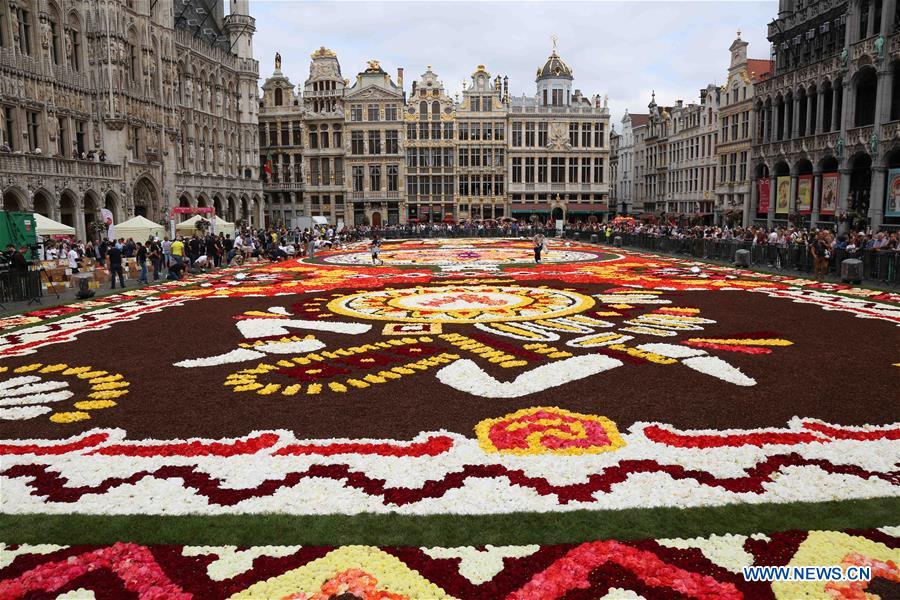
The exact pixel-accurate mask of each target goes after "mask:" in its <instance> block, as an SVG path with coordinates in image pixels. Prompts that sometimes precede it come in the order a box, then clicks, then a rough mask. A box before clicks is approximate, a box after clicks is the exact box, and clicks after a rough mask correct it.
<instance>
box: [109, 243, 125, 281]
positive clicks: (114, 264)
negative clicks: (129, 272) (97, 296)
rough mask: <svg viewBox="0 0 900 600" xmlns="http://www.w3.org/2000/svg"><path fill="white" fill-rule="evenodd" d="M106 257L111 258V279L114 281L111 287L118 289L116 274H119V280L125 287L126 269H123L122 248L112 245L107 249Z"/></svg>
mask: <svg viewBox="0 0 900 600" xmlns="http://www.w3.org/2000/svg"><path fill="white" fill-rule="evenodd" d="M106 257H107V258H108V259H109V280H110V283H112V288H111V289H116V275H118V276H119V282H120V283H121V284H122V287H123V288H124V287H125V271H124V270H123V269H122V250H121V249H120V248H119V247H118V246H116V245H112V246H110V247H109V250H107V251H106Z"/></svg>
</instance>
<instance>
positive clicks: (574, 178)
mask: <svg viewBox="0 0 900 600" xmlns="http://www.w3.org/2000/svg"><path fill="white" fill-rule="evenodd" d="M569 183H578V159H577V158H570V159H569Z"/></svg>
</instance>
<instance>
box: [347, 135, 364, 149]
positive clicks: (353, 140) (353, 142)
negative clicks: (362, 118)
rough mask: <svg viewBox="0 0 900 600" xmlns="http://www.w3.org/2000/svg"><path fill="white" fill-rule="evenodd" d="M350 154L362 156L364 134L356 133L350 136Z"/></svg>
mask: <svg viewBox="0 0 900 600" xmlns="http://www.w3.org/2000/svg"><path fill="white" fill-rule="evenodd" d="M350 153H351V154H362V153H363V132H362V131H354V132H352V133H351V134H350Z"/></svg>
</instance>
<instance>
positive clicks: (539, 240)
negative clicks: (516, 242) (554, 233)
mask: <svg viewBox="0 0 900 600" xmlns="http://www.w3.org/2000/svg"><path fill="white" fill-rule="evenodd" d="M531 241H532V243H533V244H534V262H535V263H536V264H541V252H543V251H544V244H545V243H546V241H545V240H544V234H543V233H541V232H537V233H536V234H534V237H533V238H532V239H531Z"/></svg>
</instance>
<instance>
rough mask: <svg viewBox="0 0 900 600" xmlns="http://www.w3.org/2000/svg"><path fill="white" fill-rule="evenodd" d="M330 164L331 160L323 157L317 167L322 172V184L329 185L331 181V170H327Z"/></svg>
mask: <svg viewBox="0 0 900 600" xmlns="http://www.w3.org/2000/svg"><path fill="white" fill-rule="evenodd" d="M285 158H287V157H285ZM330 166H331V161H330V160H328V159H327V158H323V159H322V163H321V168H320V169H319V172H320V173H322V185H329V184H330V183H331V172H330V171H329V167H330Z"/></svg>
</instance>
